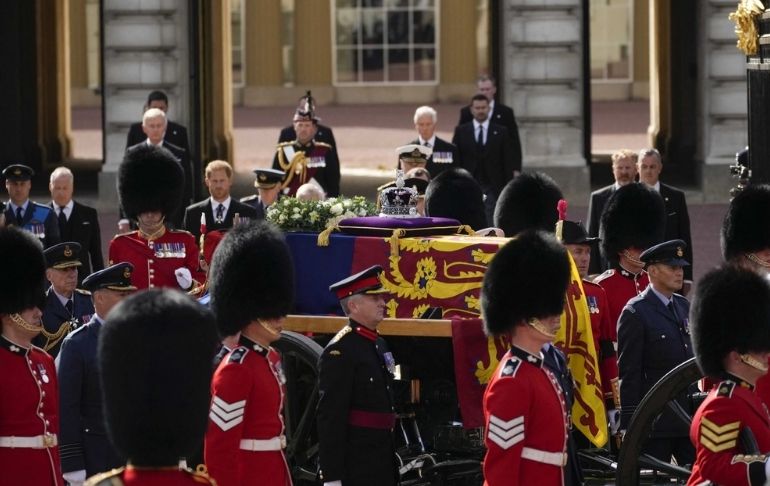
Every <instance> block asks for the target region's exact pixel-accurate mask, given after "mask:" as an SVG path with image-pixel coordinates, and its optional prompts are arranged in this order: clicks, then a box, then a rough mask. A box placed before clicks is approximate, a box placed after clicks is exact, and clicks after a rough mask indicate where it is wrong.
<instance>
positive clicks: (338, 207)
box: [329, 203, 342, 215]
mask: <svg viewBox="0 0 770 486" xmlns="http://www.w3.org/2000/svg"><path fill="white" fill-rule="evenodd" d="M329 211H331V212H332V214H335V215H339V214H342V204H340V203H336V204H333V205H332V207H330V208H329Z"/></svg>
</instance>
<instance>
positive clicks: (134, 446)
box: [97, 289, 218, 467]
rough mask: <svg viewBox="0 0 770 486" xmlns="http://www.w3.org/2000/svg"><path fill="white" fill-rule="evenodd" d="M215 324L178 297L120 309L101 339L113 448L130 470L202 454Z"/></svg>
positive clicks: (172, 293) (145, 299)
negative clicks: (128, 465)
mask: <svg viewBox="0 0 770 486" xmlns="http://www.w3.org/2000/svg"><path fill="white" fill-rule="evenodd" d="M217 345H218V339H217V332H216V326H215V324H214V316H213V315H212V314H211V312H210V311H209V310H208V309H207V308H205V307H203V306H201V305H199V304H198V303H196V302H195V301H194V300H192V299H190V298H189V297H188V296H187V295H185V294H183V293H181V292H179V291H178V290H170V289H163V290H160V289H150V290H147V291H144V292H137V293H135V294H133V295H130V296H128V297H127V298H126V299H124V300H123V301H121V302H120V303H119V304H118V305H117V306H115V308H114V309H113V310H112V311H111V312H110V314H109V315H108V316H107V319H106V321H105V323H104V326H103V327H102V329H101V331H100V332H99V344H98V348H97V361H98V365H99V370H100V380H101V386H102V391H103V397H104V403H103V406H104V415H105V422H106V425H107V432H108V435H109V437H110V441H111V442H112V444H113V445H114V446H115V449H116V450H117V451H118V452H119V453H120V455H121V456H122V457H125V458H126V460H128V461H129V462H130V463H131V464H132V465H134V466H145V467H159V466H171V465H176V464H177V463H178V461H179V458H180V457H191V456H192V455H193V454H194V453H195V452H196V451H197V449H198V448H199V447H200V444H201V441H202V440H203V435H204V433H205V431H206V425H207V417H208V413H209V401H210V389H209V387H210V383H211V376H212V373H213V370H212V367H211V362H212V360H213V359H214V354H215V353H216V348H217Z"/></svg>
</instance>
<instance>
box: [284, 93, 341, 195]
mask: <svg viewBox="0 0 770 486" xmlns="http://www.w3.org/2000/svg"><path fill="white" fill-rule="evenodd" d="M313 120H314V114H313V104H312V100H308V102H307V103H305V106H304V107H303V106H300V107H299V108H297V111H296V113H295V114H294V130H295V132H296V134H297V138H296V139H295V140H294V141H291V142H281V143H279V144H278V147H277V149H276V152H275V157H274V158H273V169H277V170H281V171H282V172H284V174H285V177H284V180H283V182H282V183H281V189H283V190H284V192H285V193H286V194H288V195H289V196H293V195H294V194H295V193H296V192H297V188H299V186H301V185H302V184H305V183H306V182H310V181H315V182H316V183H318V184H319V185H320V186H321V187H322V188H323V190H324V191H325V192H326V194H327V195H329V196H332V197H336V196H339V194H340V162H339V160H338V159H337V152H336V150H335V149H334V147H332V146H331V145H329V144H327V143H323V142H319V141H316V140H315V139H314V138H313V137H314V136H315V132H316V127H315V124H314V121H313Z"/></svg>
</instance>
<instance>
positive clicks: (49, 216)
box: [3, 164, 61, 248]
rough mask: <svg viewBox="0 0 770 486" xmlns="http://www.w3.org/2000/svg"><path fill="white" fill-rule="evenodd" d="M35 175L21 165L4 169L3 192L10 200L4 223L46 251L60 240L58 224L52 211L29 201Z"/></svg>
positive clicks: (28, 168) (30, 169) (6, 208)
mask: <svg viewBox="0 0 770 486" xmlns="http://www.w3.org/2000/svg"><path fill="white" fill-rule="evenodd" d="M34 175H35V172H34V171H33V170H32V168H30V167H27V166H26V165H22V164H13V165H9V166H8V167H6V168H5V169H3V177H5V189H6V190H7V191H8V196H9V197H10V200H9V201H8V204H7V205H6V207H5V222H6V224H8V225H12V226H18V227H19V228H22V229H24V230H26V231H29V232H30V233H32V234H33V235H35V237H37V238H39V239H40V241H41V242H42V243H43V246H44V247H46V248H48V247H49V246H53V245H55V244H56V243H58V242H59V241H61V240H60V236H59V222H58V220H57V219H56V215H55V214H54V212H53V209H51V208H49V207H48V206H44V205H42V204H38V203H36V202H33V201H30V200H29V191H30V190H31V189H32V176H34Z"/></svg>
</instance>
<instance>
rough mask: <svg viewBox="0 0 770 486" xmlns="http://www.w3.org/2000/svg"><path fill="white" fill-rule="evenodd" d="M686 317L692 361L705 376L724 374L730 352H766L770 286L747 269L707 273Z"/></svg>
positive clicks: (728, 268) (769, 331) (769, 330)
mask: <svg viewBox="0 0 770 486" xmlns="http://www.w3.org/2000/svg"><path fill="white" fill-rule="evenodd" d="M690 316H691V322H690V329H691V332H692V344H693V350H694V352H695V360H696V361H697V362H698V367H699V368H700V369H701V371H702V372H703V373H704V374H706V375H708V376H712V377H720V375H722V374H723V373H724V371H725V370H724V366H723V364H722V360H723V359H724V357H725V356H726V355H727V354H728V353H729V352H730V351H737V352H738V353H740V354H743V353H748V352H767V351H770V326H768V325H767V323H768V322H770V284H768V281H767V280H766V279H765V278H764V277H762V276H761V275H759V274H758V273H756V272H754V271H752V270H750V269H746V268H741V267H739V266H737V265H727V266H724V267H722V268H717V269H714V270H711V271H710V272H708V273H707V274H706V275H705V276H704V277H703V278H702V279H701V280H700V281H699V282H698V285H697V286H696V288H695V296H694V297H693V301H692V307H691V309H690Z"/></svg>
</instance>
